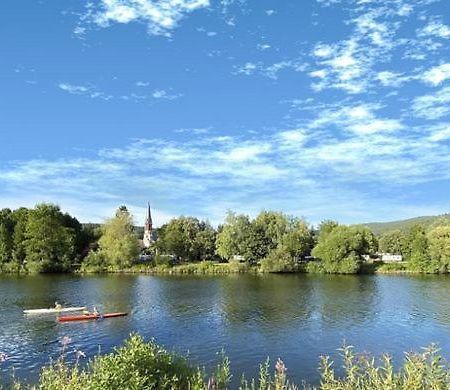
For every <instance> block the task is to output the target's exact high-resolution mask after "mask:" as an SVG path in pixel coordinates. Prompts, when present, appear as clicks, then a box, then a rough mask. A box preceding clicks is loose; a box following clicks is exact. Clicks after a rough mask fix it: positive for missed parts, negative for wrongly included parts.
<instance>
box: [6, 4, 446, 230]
mask: <svg viewBox="0 0 450 390" xmlns="http://www.w3.org/2000/svg"><path fill="white" fill-rule="evenodd" d="M0 29H1V31H0V33H1V36H2V39H1V40H0V50H1V53H2V54H1V56H0V76H1V79H0V80H1V88H0V142H1V146H2V147H1V152H0V207H11V208H15V207H18V206H21V205H25V206H33V205H34V204H35V203H36V202H40V201H51V202H56V203H58V204H60V205H61V207H62V208H63V209H64V210H67V211H69V212H70V213H72V214H74V215H75V216H77V217H78V218H79V219H80V220H82V221H102V220H103V219H104V218H106V217H108V216H109V215H111V214H112V212H113V210H114V209H115V208H116V207H117V206H118V205H119V204H122V203H125V204H127V205H128V206H129V207H130V209H131V210H132V211H133V213H134V215H135V218H136V220H137V222H141V221H143V217H144V212H145V205H146V202H147V201H150V202H151V203H152V207H153V209H154V219H155V222H156V223H157V224H158V225H160V224H162V223H164V222H166V221H167V220H168V219H170V218H171V217H173V216H177V215H181V214H184V215H195V216H198V217H201V218H207V219H209V220H210V221H211V222H213V223H215V224H216V223H218V222H220V221H221V220H222V219H223V217H224V215H225V213H226V211H227V210H230V209H231V210H235V211H237V212H243V213H246V214H250V215H255V214H256V213H258V212H259V211H260V210H262V209H275V210H281V211H284V212H286V213H288V214H293V215H297V216H304V217H305V218H306V219H307V220H308V221H310V222H311V223H318V222H319V221H320V220H322V219H324V218H333V219H337V220H339V221H341V222H344V223H355V222H364V221H384V220H392V219H397V218H406V217H413V216H417V215H428V214H439V213H444V212H449V211H450V197H449V193H450V7H449V4H448V1H447V0H442V1H439V0H302V1H299V0H297V1H294V0H283V1H280V0H258V1H256V0H254V1H250V0H91V1H89V0H76V1H75V0H66V1H57V0H39V1H25V0H3V1H2V2H1V3H0Z"/></svg>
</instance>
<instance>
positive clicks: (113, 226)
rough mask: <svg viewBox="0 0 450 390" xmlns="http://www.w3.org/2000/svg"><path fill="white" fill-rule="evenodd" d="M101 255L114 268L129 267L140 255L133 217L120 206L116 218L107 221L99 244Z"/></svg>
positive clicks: (124, 207)
mask: <svg viewBox="0 0 450 390" xmlns="http://www.w3.org/2000/svg"><path fill="white" fill-rule="evenodd" d="M98 244H99V250H98V252H99V255H100V256H101V257H102V259H104V260H105V262H106V265H107V266H110V267H113V268H120V269H123V268H126V267H129V266H130V265H131V264H132V263H133V261H134V260H136V259H137V257H138V255H139V240H138V238H137V237H136V235H135V234H134V232H133V217H132V216H131V214H130V213H129V211H128V209H127V208H126V206H120V207H119V209H118V210H117V211H116V215H115V217H113V218H111V219H109V220H108V221H106V223H105V225H104V226H103V235H102V236H101V238H100V240H99V242H98Z"/></svg>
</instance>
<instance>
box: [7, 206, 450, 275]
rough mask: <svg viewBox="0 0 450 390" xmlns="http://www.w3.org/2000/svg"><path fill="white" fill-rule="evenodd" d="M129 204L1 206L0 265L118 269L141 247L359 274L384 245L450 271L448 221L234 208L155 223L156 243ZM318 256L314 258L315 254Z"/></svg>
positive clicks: (184, 256)
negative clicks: (353, 218)
mask: <svg viewBox="0 0 450 390" xmlns="http://www.w3.org/2000/svg"><path fill="white" fill-rule="evenodd" d="M140 236H141V234H140V230H139V228H136V227H135V226H134V223H133V217H132V215H131V214H130V212H129V211H128V209H127V208H126V207H125V206H121V207H119V208H118V210H117V211H116V213H115V215H114V216H113V217H112V218H110V219H108V220H107V221H106V222H105V223H104V224H102V225H100V226H96V225H92V224H91V225H90V224H87V225H82V224H81V223H80V222H79V221H78V220H77V219H76V218H74V217H72V216H70V215H69V214H67V213H62V212H61V210H60V209H59V207H58V206H56V205H52V204H39V205H37V206H36V207H35V208H33V209H27V208H23V207H22V208H19V209H17V210H14V211H11V210H10V209H3V210H0V270H1V271H3V272H12V271H19V270H24V271H27V272H66V271H72V270H77V269H81V270H82V271H96V272H104V271H113V270H123V269H127V268H130V267H132V266H133V265H134V264H135V263H136V262H137V260H138V259H139V255H140V254H141V253H146V254H149V255H150V256H149V257H150V259H151V262H152V264H153V265H165V266H171V265H174V264H179V263H195V262H201V261H219V262H243V263H246V264H247V265H248V266H253V267H258V268H259V269H260V270H261V271H263V272H298V271H303V272H314V273H332V274H333V273H343V274H353V273H358V272H360V270H361V267H362V265H363V264H364V261H365V260H367V258H370V257H375V255H376V254H377V253H378V252H387V253H392V254H401V255H402V256H403V259H404V260H405V261H406V267H407V268H408V269H410V270H412V271H416V272H422V273H448V272H450V224H448V221H441V222H437V223H436V224H435V225H433V226H431V227H430V228H429V229H427V230H426V229H425V228H424V227H422V226H420V225H416V226H413V227H412V228H411V229H409V230H408V231H406V232H403V231H401V230H395V231H392V232H388V233H385V234H383V235H381V236H379V237H377V236H375V235H374V234H373V232H372V231H371V230H370V229H369V228H368V227H365V226H346V225H340V224H338V223H337V222H335V221H331V220H326V221H323V222H322V223H321V224H320V225H319V226H318V228H317V229H314V228H313V227H312V226H311V225H309V224H308V223H307V222H306V221H305V220H303V219H301V218H295V217H290V216H288V215H286V214H283V213H281V212H275V211H262V212H261V213H260V214H259V215H257V216H256V217H255V218H250V217H249V216H247V215H243V214H236V213H233V212H229V213H228V214H227V216H226V218H225V221H224V223H223V224H221V225H219V226H218V227H217V228H214V227H213V226H212V225H211V224H210V223H209V222H207V221H202V220H199V219H198V218H194V217H185V216H182V217H179V218H174V219H172V220H171V221H169V222H168V223H166V224H164V225H162V226H161V227H160V228H159V229H157V232H156V236H157V239H156V240H155V242H154V243H153V244H152V246H151V247H150V248H147V249H144V248H142V242H141V240H140V238H141V237H140ZM309 260H313V261H309Z"/></svg>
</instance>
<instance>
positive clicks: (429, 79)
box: [422, 62, 450, 86]
mask: <svg viewBox="0 0 450 390" xmlns="http://www.w3.org/2000/svg"><path fill="white" fill-rule="evenodd" d="M448 79H450V62H448V63H445V64H441V65H438V66H435V67H433V68H431V69H430V70H428V71H426V72H424V73H423V75H422V80H423V81H425V82H426V83H428V84H431V85H434V86H437V85H439V84H441V83H442V82H444V81H445V80H448Z"/></svg>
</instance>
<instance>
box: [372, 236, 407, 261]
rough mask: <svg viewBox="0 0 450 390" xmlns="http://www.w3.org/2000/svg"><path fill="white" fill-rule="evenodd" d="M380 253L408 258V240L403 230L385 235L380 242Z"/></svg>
mask: <svg viewBox="0 0 450 390" xmlns="http://www.w3.org/2000/svg"><path fill="white" fill-rule="evenodd" d="M379 246H380V251H381V252H383V253H392V254H398V255H403V256H407V255H408V253H409V248H408V240H407V237H406V235H405V233H403V232H402V231H401V230H392V231H390V232H387V233H384V234H383V235H382V236H381V237H380V240H379Z"/></svg>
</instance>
